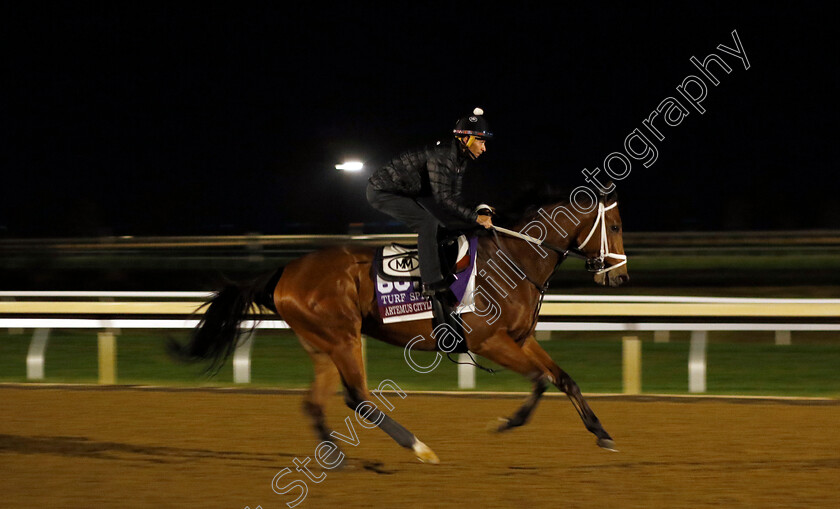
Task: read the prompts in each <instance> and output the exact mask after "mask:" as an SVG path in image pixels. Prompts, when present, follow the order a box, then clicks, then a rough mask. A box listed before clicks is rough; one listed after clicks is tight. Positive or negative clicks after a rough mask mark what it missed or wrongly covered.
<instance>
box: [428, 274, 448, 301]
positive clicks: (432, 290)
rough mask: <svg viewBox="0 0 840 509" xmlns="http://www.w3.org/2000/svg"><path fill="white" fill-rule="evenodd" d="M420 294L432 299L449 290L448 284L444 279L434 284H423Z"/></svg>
mask: <svg viewBox="0 0 840 509" xmlns="http://www.w3.org/2000/svg"><path fill="white" fill-rule="evenodd" d="M422 287H423V290H422V293H423V295H424V296H426V297H434V296H435V295H437V294H439V293H444V292H446V291H447V290H449V282H448V281H447V280H446V279H445V278H444V279H440V280H438V281H435V282H434V283H423V286H422Z"/></svg>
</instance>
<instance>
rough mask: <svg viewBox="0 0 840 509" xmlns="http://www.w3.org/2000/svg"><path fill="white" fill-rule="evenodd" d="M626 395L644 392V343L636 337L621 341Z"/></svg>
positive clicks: (628, 337) (627, 337)
mask: <svg viewBox="0 0 840 509" xmlns="http://www.w3.org/2000/svg"><path fill="white" fill-rule="evenodd" d="M621 357H622V367H623V369H622V378H623V382H624V394H640V393H641V392H642V342H641V340H639V338H638V337H636V336H624V337H623V338H622V339H621Z"/></svg>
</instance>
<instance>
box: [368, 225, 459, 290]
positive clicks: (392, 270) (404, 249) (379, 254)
mask: <svg viewBox="0 0 840 509" xmlns="http://www.w3.org/2000/svg"><path fill="white" fill-rule="evenodd" d="M438 247H439V249H440V260H441V266H442V267H444V268H449V269H450V274H453V275H454V274H458V273H460V272H463V271H464V270H465V269H467V268H469V267H470V265H471V260H470V240H469V239H467V236H466V235H459V236H457V237H451V238H447V239H444V240H443V241H441V242H440V243H439V246H438ZM373 267H374V268H375V269H376V274H377V275H379V276H380V277H381V278H382V279H384V280H386V281H402V280H405V279H406V278H409V279H412V280H415V279H416V280H418V281H419V280H420V259H419V258H418V251H417V245H416V244H413V245H406V244H398V243H396V242H394V243H391V244H389V245H387V246H382V247H380V248H379V249H377V250H376V255H375V257H374V262H373ZM444 276H446V274H445V275H444Z"/></svg>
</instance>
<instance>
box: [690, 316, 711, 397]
mask: <svg viewBox="0 0 840 509" xmlns="http://www.w3.org/2000/svg"><path fill="white" fill-rule="evenodd" d="M706 342H707V333H706V331H704V330H702V331H692V333H691V346H690V349H689V353H688V392H706Z"/></svg>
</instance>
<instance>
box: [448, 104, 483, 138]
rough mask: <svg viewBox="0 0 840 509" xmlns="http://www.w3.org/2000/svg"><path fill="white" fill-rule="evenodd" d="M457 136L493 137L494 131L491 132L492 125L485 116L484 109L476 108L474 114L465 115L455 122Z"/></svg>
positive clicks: (454, 131)
mask: <svg viewBox="0 0 840 509" xmlns="http://www.w3.org/2000/svg"><path fill="white" fill-rule="evenodd" d="M452 132H453V133H454V134H455V136H475V137H476V138H492V137H493V133H491V132H490V125H489V124H488V123H487V120H485V118H484V110H482V109H481V108H476V109H474V110H473V114H472V115H470V116H468V117H463V118H461V119H459V120H458V122H456V123H455V129H453V130H452Z"/></svg>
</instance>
